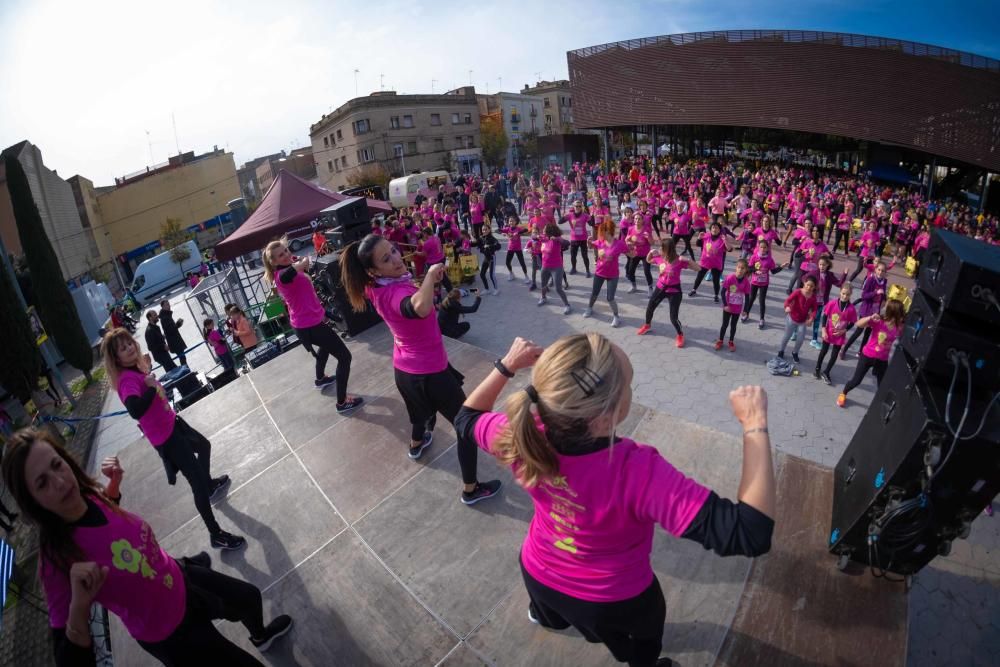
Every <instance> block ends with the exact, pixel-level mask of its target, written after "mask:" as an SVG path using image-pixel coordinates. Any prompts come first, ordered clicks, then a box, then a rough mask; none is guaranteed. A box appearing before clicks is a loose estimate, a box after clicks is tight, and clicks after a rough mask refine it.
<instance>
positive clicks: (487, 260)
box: [479, 255, 497, 290]
mask: <svg viewBox="0 0 1000 667" xmlns="http://www.w3.org/2000/svg"><path fill="white" fill-rule="evenodd" d="M487 276H489V278H490V280H492V281H493V289H496V288H497V272H496V268H495V262H494V258H493V255H483V260H482V265H481V266H480V267H479V279H480V280H482V281H483V287H485V288H486V289H487V290H488V289H490V284H489V282H487V280H486V277H487Z"/></svg>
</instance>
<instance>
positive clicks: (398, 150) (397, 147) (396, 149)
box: [392, 144, 404, 157]
mask: <svg viewBox="0 0 1000 667" xmlns="http://www.w3.org/2000/svg"><path fill="white" fill-rule="evenodd" d="M392 154H393V155H394V156H396V157H403V155H404V153H403V144H393V145H392Z"/></svg>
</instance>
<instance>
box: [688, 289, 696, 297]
mask: <svg viewBox="0 0 1000 667" xmlns="http://www.w3.org/2000/svg"><path fill="white" fill-rule="evenodd" d="M697 295H698V290H696V289H693V290H691V291H690V292H688V296H697Z"/></svg>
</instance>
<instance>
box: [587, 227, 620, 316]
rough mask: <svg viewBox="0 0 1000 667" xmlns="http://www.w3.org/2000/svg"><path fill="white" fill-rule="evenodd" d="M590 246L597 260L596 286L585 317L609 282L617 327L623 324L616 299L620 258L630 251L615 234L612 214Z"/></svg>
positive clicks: (598, 230)
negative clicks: (605, 284)
mask: <svg viewBox="0 0 1000 667" xmlns="http://www.w3.org/2000/svg"><path fill="white" fill-rule="evenodd" d="M589 244H590V247H591V248H593V249H594V256H595V257H596V259H597V261H596V263H595V265H594V286H593V289H592V290H591V291H590V302H589V303H588V304H587V310H585V311H584V312H583V316H584V317H590V316H591V315H593V313H594V304H595V303H596V302H597V295H598V294H600V293H601V287H602V286H603V285H604V283H605V282H606V283H607V284H608V305H609V306H610V307H611V313H612V317H611V326H612V327H617V326H618V325H620V324H621V320H620V319H619V318H618V302H617V301H615V292H616V291H617V290H618V277H619V272H620V269H619V267H618V258H619V257H621V256H622V255H623V254H625V253H626V252H628V245H627V244H626V243H625V242H624V241H622V240H621V239H619V238H616V236H615V223H614V222H612V220H611V216H607V217H606V218H605V219H604V222H602V223H601V224H600V225H599V226H598V227H597V238H596V239H595V240H593V241H589Z"/></svg>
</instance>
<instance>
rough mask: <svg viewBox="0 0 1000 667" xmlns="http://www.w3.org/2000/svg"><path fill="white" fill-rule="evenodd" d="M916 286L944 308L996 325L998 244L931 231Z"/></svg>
mask: <svg viewBox="0 0 1000 667" xmlns="http://www.w3.org/2000/svg"><path fill="white" fill-rule="evenodd" d="M917 286H918V287H919V288H920V289H921V290H923V291H924V292H925V293H926V294H927V296H928V297H930V298H931V299H936V300H938V301H940V302H941V303H942V304H944V307H945V309H946V310H948V311H951V312H954V313H956V314H962V315H966V316H968V317H972V318H975V319H977V320H981V321H984V322H987V323H989V324H993V325H1000V247H997V246H994V245H990V244H988V243H985V242H983V241H977V240H975V239H971V238H969V237H968V236H962V235H961V234H955V233H953V232H947V231H935V232H933V234H932V235H931V242H930V245H929V246H928V247H927V250H926V252H925V253H924V261H923V263H922V264H921V266H920V278H919V280H918V281H917Z"/></svg>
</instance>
